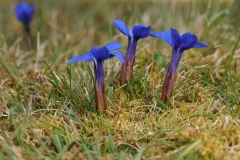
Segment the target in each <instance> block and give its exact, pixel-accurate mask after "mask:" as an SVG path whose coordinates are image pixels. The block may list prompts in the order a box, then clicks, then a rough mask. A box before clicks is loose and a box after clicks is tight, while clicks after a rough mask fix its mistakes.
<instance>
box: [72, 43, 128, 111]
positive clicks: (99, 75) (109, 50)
mask: <svg viewBox="0 0 240 160" xmlns="http://www.w3.org/2000/svg"><path fill="white" fill-rule="evenodd" d="M120 48H122V45H121V44H120V43H118V42H109V43H107V44H106V45H105V46H104V47H102V48H99V47H98V46H94V47H93V48H92V49H91V51H90V52H87V53H85V54H83V55H81V56H75V57H73V58H71V59H70V60H69V61H68V63H69V64H71V63H75V62H78V61H86V62H89V61H93V62H94V69H95V85H94V89H95V100H96V105H97V110H98V109H99V110H100V112H103V111H104V110H105V109H106V107H107V101H106V96H105V92H104V90H105V86H104V71H103V62H104V60H107V59H109V58H112V57H114V56H116V57H117V58H118V59H119V60H120V62H121V63H123V62H124V56H123V53H122V52H121V51H117V50H119V49H120Z"/></svg>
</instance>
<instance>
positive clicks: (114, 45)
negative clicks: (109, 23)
mask: <svg viewBox="0 0 240 160" xmlns="http://www.w3.org/2000/svg"><path fill="white" fill-rule="evenodd" d="M105 47H106V48H107V49H108V51H109V52H112V51H114V50H118V49H120V48H122V45H121V44H120V43H118V42H109V43H107V44H106V45H105Z"/></svg>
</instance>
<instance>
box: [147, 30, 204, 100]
mask: <svg viewBox="0 0 240 160" xmlns="http://www.w3.org/2000/svg"><path fill="white" fill-rule="evenodd" d="M150 35H151V36H152V37H156V38H160V39H162V40H163V41H164V42H166V43H167V44H169V45H171V46H172V57H171V61H170V63H169V65H168V68H167V72H166V75H165V79H164V82H163V88H162V100H163V102H167V101H168V99H169V98H170V97H171V95H172V92H173V85H174V80H175V78H176V70H177V68H178V65H179V62H180V59H181V56H182V54H183V52H184V51H185V50H189V49H191V48H204V47H208V45H207V44H206V43H203V42H198V37H197V36H196V35H194V34H192V33H190V32H187V33H184V34H183V35H182V36H180V34H179V33H178V31H177V30H176V29H174V28H170V31H164V32H155V33H151V34H150Z"/></svg>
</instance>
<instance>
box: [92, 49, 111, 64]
mask: <svg viewBox="0 0 240 160" xmlns="http://www.w3.org/2000/svg"><path fill="white" fill-rule="evenodd" d="M90 52H91V54H92V55H93V56H94V58H95V59H96V60H97V61H103V60H106V59H108V58H109V56H110V52H109V51H108V49H107V47H102V48H99V47H98V46H94V47H93V48H92V49H91V51H90Z"/></svg>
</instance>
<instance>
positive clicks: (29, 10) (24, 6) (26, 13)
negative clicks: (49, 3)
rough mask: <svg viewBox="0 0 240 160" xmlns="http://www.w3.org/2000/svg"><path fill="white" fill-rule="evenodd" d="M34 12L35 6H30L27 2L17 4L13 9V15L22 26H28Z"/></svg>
mask: <svg viewBox="0 0 240 160" xmlns="http://www.w3.org/2000/svg"><path fill="white" fill-rule="evenodd" d="M34 11H35V5H34V4H32V5H30V4H28V3H27V2H22V3H19V4H17V5H16V7H15V14H16V17H17V19H18V20H19V21H20V22H22V23H23V24H24V25H28V24H29V23H30V22H31V21H32V18H33V14H34Z"/></svg>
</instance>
